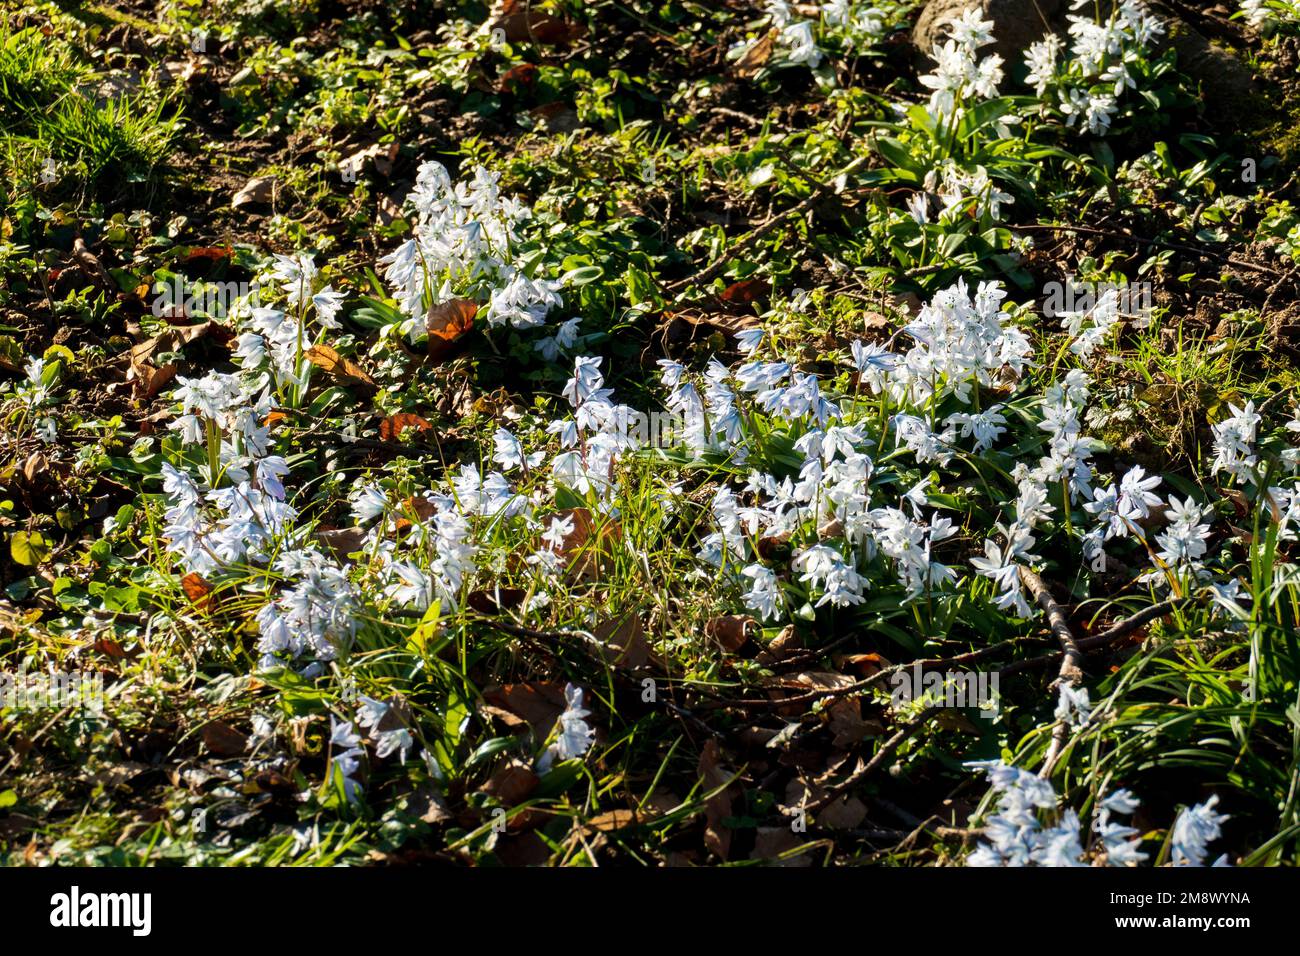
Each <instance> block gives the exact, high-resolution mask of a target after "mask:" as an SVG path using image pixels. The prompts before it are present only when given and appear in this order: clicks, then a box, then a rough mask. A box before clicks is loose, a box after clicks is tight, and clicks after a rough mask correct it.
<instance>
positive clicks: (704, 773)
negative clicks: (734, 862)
mask: <svg viewBox="0 0 1300 956" xmlns="http://www.w3.org/2000/svg"><path fill="white" fill-rule="evenodd" d="M721 759H722V756H721V751H720V750H719V748H718V742H717V741H716V740H713V739H712V738H710V739H709V740H707V741H705V742H704V747H703V748H702V749H701V750H700V762H699V765H698V768H697V770H698V773H699V775H700V778H701V779H702V780H703V781H704V788H705V790H706V791H711V790H716V789H717V788H718V787H721V786H723V785H724V784H726V783H727V781H728V780H730V779H731V778H732V774H731V773H729V772H728V771H727V770H725V769H724V768H723V766H722V764H721ZM734 789H735V788H734V787H733V786H728V787H726V788H725V789H723V790H720V791H719V792H718V793H716V794H714V795H713V796H712V797H710V798H709V799H708V800H707V801H706V802H705V804H704V845H705V846H706V847H708V848H709V850H711V851H712V852H713V853H714V854H715V855H716V856H717V857H718V859H720V860H723V861H724V862H725V861H726V859H727V854H728V853H730V852H731V831H730V830H729V829H727V827H725V826H724V825H723V823H722V821H723V820H725V819H726V818H727V817H729V816H731V805H732V790H734Z"/></svg>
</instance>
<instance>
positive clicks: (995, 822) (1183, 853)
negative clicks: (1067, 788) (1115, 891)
mask: <svg viewBox="0 0 1300 956" xmlns="http://www.w3.org/2000/svg"><path fill="white" fill-rule="evenodd" d="M969 766H971V767H974V768H976V769H979V770H982V771H984V772H985V773H986V774H987V775H988V778H989V786H990V787H991V788H992V792H993V793H994V794H995V795H996V807H995V811H996V812H994V813H992V814H991V815H989V816H988V817H987V818H985V820H984V837H985V840H984V841H982V842H981V843H980V844H979V846H978V847H977V848H976V849H975V850H974V851H973V852H972V853H971V854H970V855H969V856H968V857H967V858H966V865H967V866H980V867H989V866H1138V865H1140V864H1141V863H1143V862H1145V861H1146V860H1147V859H1148V858H1149V854H1147V853H1145V852H1143V851H1142V849H1141V846H1142V836H1141V834H1140V832H1139V831H1138V830H1137V828H1135V827H1132V826H1128V825H1127V824H1124V823H1120V822H1118V821H1116V820H1115V819H1114V817H1115V816H1116V815H1124V816H1128V815H1130V814H1132V813H1134V812H1136V811H1137V809H1138V808H1139V807H1140V805H1141V804H1140V802H1139V801H1138V799H1137V798H1136V797H1135V796H1134V795H1133V794H1132V793H1130V792H1129V791H1128V790H1114V791H1111V792H1110V793H1108V794H1106V795H1105V796H1103V797H1102V798H1101V799H1100V800H1099V801H1098V802H1097V809H1096V814H1095V817H1094V821H1093V825H1092V827H1091V839H1090V840H1088V841H1087V843H1085V840H1084V834H1083V827H1082V825H1081V821H1080V820H1079V815H1078V814H1077V813H1076V812H1075V811H1074V810H1073V809H1069V808H1067V809H1065V810H1060V809H1059V808H1058V798H1057V795H1056V791H1055V790H1053V789H1052V785H1051V784H1050V783H1049V782H1048V781H1046V780H1043V779H1041V778H1039V777H1037V776H1035V775H1034V774H1032V773H1030V772H1029V771H1027V770H1022V769H1020V768H1018V767H1013V766H1010V765H1008V764H1006V763H1004V762H1003V761H1001V760H986V761H978V762H975V763H972V764H969ZM1218 799H1219V798H1218V797H1217V796H1216V797H1211V798H1210V799H1209V800H1208V801H1206V802H1205V803H1203V804H1199V805H1197V806H1195V807H1191V808H1188V809H1184V810H1183V811H1182V812H1181V813H1180V814H1179V815H1178V818H1177V819H1176V820H1175V821H1174V826H1173V832H1172V835H1171V845H1172V854H1171V855H1172V862H1173V865H1175V866H1204V865H1205V858H1206V855H1207V850H1206V846H1207V844H1209V843H1210V842H1212V841H1213V840H1215V839H1217V838H1218V836H1219V831H1220V825H1221V824H1222V823H1223V821H1224V820H1226V819H1227V817H1225V816H1222V815H1220V814H1217V813H1215V812H1214V809H1213V808H1214V806H1215V804H1216V803H1217V802H1218ZM1214 865H1215V866H1226V865H1227V858H1226V856H1224V857H1220V858H1219V860H1218V861H1216V862H1215V864H1214Z"/></svg>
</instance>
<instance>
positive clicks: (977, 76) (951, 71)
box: [920, 7, 1002, 128]
mask: <svg viewBox="0 0 1300 956" xmlns="http://www.w3.org/2000/svg"><path fill="white" fill-rule="evenodd" d="M948 26H949V34H950V35H949V38H948V39H947V40H946V41H945V42H943V43H936V44H935V45H934V49H933V50H932V51H931V53H930V56H931V58H932V59H933V60H934V61H935V68H934V71H933V72H931V73H927V74H925V75H924V76H921V77H920V82H921V84H922V85H923V86H925V87H927V88H928V89H929V90H931V93H930V101H929V104H928V106H927V107H926V109H927V112H928V113H929V114H930V118H931V119H932V120H933V121H934V123H935V125H936V126H938V127H945V128H946V127H947V126H948V125H950V124H955V123H956V121H957V120H958V119H960V118H961V116H962V113H963V111H964V109H965V107H966V105H968V104H969V103H971V102H973V101H975V100H981V99H990V98H992V97H994V96H997V95H998V84H999V83H1000V82H1002V57H1000V56H998V55H997V54H996V53H990V54H988V55H986V56H980V55H979V49H980V47H983V46H987V45H988V44H990V43H992V42H993V21H992V20H983V19H981V18H980V9H979V8H978V7H972V8H971V9H969V10H967V11H966V12H965V13H963V14H962V15H961V16H960V17H957V18H955V19H953V20H951V21H950V22H949V24H948Z"/></svg>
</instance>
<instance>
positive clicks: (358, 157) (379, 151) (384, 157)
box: [339, 143, 401, 176]
mask: <svg viewBox="0 0 1300 956" xmlns="http://www.w3.org/2000/svg"><path fill="white" fill-rule="evenodd" d="M400 149H401V144H400V143H373V144H371V145H370V146H367V147H366V148H365V149H360V150H357V152H355V153H353V154H352V155H351V156H349V157H348V158H347V159H345V160H343V161H342V162H340V163H339V169H341V170H344V171H350V172H352V173H354V174H359V173H360V172H361V171H362V170H363V169H364V168H365V165H366V160H371V161H373V163H374V166H375V172H377V173H379V175H381V176H391V175H392V173H393V163H394V162H396V160H397V154H398V151H399V150H400Z"/></svg>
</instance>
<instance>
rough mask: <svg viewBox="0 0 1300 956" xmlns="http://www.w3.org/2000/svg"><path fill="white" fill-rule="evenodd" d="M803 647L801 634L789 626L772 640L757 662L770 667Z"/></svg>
mask: <svg viewBox="0 0 1300 956" xmlns="http://www.w3.org/2000/svg"><path fill="white" fill-rule="evenodd" d="M801 647H803V639H802V638H800V636H799V632H798V631H796V630H795V629H794V625H790V624H788V625H786V626H785V628H783V629H782V631H781V633H780V634H778V635H777V636H776V637H774V638H772V641H771V643H770V644H768V645H767V647H765V648H763V650H761V651H759V652H758V657H756V658H755V660H757V661H758V663H760V664H763V665H764V666H768V665H771V664H775V663H776V662H777V661H780V660H784V659H785V658H787V657H789V656H790V655H791V654H792V653H794V652H795V651H797V650H799V649H800V648H801Z"/></svg>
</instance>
